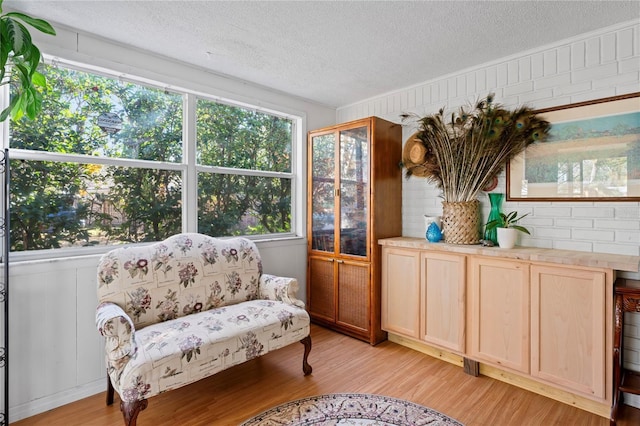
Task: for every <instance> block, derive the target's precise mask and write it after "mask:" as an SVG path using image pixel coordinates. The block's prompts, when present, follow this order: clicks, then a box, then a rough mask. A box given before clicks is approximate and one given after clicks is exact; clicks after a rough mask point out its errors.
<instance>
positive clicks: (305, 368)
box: [300, 335, 313, 376]
mask: <svg viewBox="0 0 640 426" xmlns="http://www.w3.org/2000/svg"><path fill="white" fill-rule="evenodd" d="M300 343H302V344H303V345H304V357H303V358H302V371H304V375H305V376H308V375H309V374H311V372H312V371H313V368H311V366H310V365H309V363H308V362H307V358H308V357H309V352H311V335H309V336H307V337H305V338H304V339H302V340H300Z"/></svg>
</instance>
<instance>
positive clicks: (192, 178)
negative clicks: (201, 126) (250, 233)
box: [182, 93, 198, 232]
mask: <svg viewBox="0 0 640 426" xmlns="http://www.w3.org/2000/svg"><path fill="white" fill-rule="evenodd" d="M183 115H184V120H183V124H184V125H183V139H182V140H183V142H182V144H183V149H184V161H185V162H186V165H187V167H186V169H185V170H184V171H183V173H182V182H183V185H182V229H183V230H184V231H185V232H198V173H197V169H196V158H197V157H196V96H195V95H192V94H189V93H187V94H185V95H184V108H183Z"/></svg>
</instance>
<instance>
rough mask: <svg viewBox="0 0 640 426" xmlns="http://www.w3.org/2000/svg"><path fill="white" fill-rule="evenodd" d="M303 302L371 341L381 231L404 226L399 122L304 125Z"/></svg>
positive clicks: (381, 336)
mask: <svg viewBox="0 0 640 426" xmlns="http://www.w3.org/2000/svg"><path fill="white" fill-rule="evenodd" d="M308 144H309V146H308V160H309V161H308V174H309V175H308V182H309V190H308V194H309V195H308V205H307V211H308V218H307V219H308V220H307V236H308V259H309V261H308V273H307V299H308V300H307V302H308V304H307V309H308V311H309V314H310V316H311V319H312V321H313V322H315V323H317V324H320V325H323V326H326V327H329V328H332V329H334V330H336V331H340V332H342V333H345V334H348V335H350V336H353V337H356V338H359V339H362V340H365V341H367V342H369V343H370V344H372V345H375V344H377V343H379V342H381V341H383V340H385V339H386V333H385V332H384V331H383V330H382V328H381V306H380V292H381V284H380V273H381V271H380V268H381V262H380V254H381V248H380V246H379V245H378V240H379V239H380V238H387V237H393V236H399V235H400V234H401V233H402V212H401V206H402V170H401V168H400V167H399V163H400V161H401V154H402V127H401V126H400V125H399V124H395V123H391V122H389V121H386V120H383V119H381V118H378V117H370V118H365V119H361V120H356V121H352V122H349V123H345V124H341V125H337V126H332V127H327V128H324V129H319V130H314V131H312V132H309V140H308Z"/></svg>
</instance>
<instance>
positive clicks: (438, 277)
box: [420, 253, 466, 352]
mask: <svg viewBox="0 0 640 426" xmlns="http://www.w3.org/2000/svg"><path fill="white" fill-rule="evenodd" d="M420 263H421V279H420V282H421V286H422V287H421V292H420V306H421V316H420V325H421V328H420V333H421V338H422V339H423V340H424V341H426V342H430V343H435V344H437V345H440V346H443V347H445V348H449V349H453V350H455V351H458V352H464V349H465V344H464V340H465V334H464V327H465V287H466V273H465V266H466V264H465V256H460V255H454V254H440V253H422V255H421V256H420Z"/></svg>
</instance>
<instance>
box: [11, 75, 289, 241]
mask: <svg viewBox="0 0 640 426" xmlns="http://www.w3.org/2000/svg"><path fill="white" fill-rule="evenodd" d="M42 72H43V74H45V75H46V77H47V80H48V83H49V90H48V91H47V93H46V94H44V97H43V112H42V114H40V116H39V117H38V118H37V119H36V120H34V121H29V120H27V119H25V118H23V119H20V120H18V121H15V122H14V121H12V122H11V123H10V127H9V146H10V157H11V194H10V195H11V197H10V199H11V231H10V232H11V249H12V250H13V251H25V250H39V249H51V248H61V247H71V246H88V245H105V244H118V243H126V242H143V241H158V240H161V239H164V238H166V237H168V236H170V235H172V234H175V233H178V232H181V231H189V230H191V231H198V232H202V233H205V234H208V235H212V236H231V235H265V234H269V235H272V234H290V233H291V231H292V227H291V220H292V203H293V200H292V187H293V177H294V176H293V174H292V168H293V166H292V161H293V158H292V155H291V153H292V146H293V140H294V137H295V136H294V135H295V131H294V129H295V122H296V121H295V119H294V118H291V117H285V116H284V115H278V114H274V113H271V112H264V111H257V110H253V109H249V108H247V107H244V106H242V107H241V106H237V105H233V104H230V103H228V102H225V103H221V102H218V101H213V100H211V99H209V98H208V97H207V96H206V95H205V94H199V95H194V94H193V93H189V94H187V92H186V91H180V90H176V89H172V90H166V89H163V88H159V87H153V85H149V84H143V83H140V82H136V81H133V80H132V79H128V80H127V81H124V80H123V79H122V78H120V77H116V76H109V74H108V73H106V72H105V73H102V72H101V74H100V75H97V74H96V73H95V72H87V71H83V70H78V69H70V68H65V67H62V66H60V65H57V66H52V65H43V66H42ZM194 96H195V98H196V101H195V102H188V98H189V97H194ZM189 105H193V106H192V107H190V106H189ZM192 119H193V120H195V123H196V132H195V135H191V136H189V137H185V136H184V135H186V134H189V132H185V131H184V129H185V128H186V127H187V126H186V125H185V122H188V120H192ZM191 150H194V152H195V156H193V155H191V156H188V155H186V153H187V152H191ZM194 157H195V158H194ZM190 158H191V159H190ZM190 162H191V163H190ZM190 186H193V187H194V188H193V189H190V188H189V187H190ZM186 194H197V201H196V202H195V203H193V202H189V201H188V200H187V199H186V198H185V197H186ZM194 206H195V207H194ZM190 218H192V219H190ZM196 218H197V219H196Z"/></svg>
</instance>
